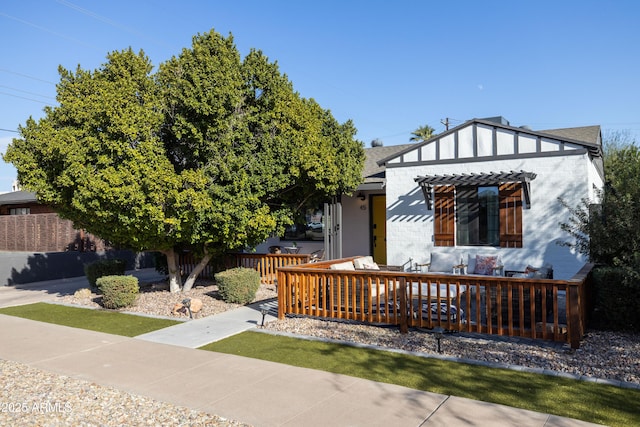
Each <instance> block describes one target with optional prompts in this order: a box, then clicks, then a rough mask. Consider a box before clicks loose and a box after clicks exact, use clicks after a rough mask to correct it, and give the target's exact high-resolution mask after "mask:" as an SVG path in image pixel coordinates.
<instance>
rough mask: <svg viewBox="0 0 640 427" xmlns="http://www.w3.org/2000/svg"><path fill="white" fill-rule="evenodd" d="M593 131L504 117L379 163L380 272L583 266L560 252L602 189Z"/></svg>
mask: <svg viewBox="0 0 640 427" xmlns="http://www.w3.org/2000/svg"><path fill="white" fill-rule="evenodd" d="M601 147H602V137H601V131H600V127H599V126H588V127H579V128H568V129H551V130H542V131H534V130H531V129H529V128H526V127H513V126H510V125H509V122H508V121H507V120H505V119H504V118H502V117H494V118H490V119H474V120H470V121H467V122H465V123H463V124H461V125H460V126H457V127H455V128H453V129H451V130H449V131H446V132H444V133H442V134H439V135H436V136H435V137H433V138H432V139H430V140H428V141H424V142H421V143H417V144H412V145H410V146H408V147H407V146H404V147H403V148H402V149H401V150H400V151H398V152H396V153H393V154H392V155H390V156H388V157H386V158H384V159H381V160H379V161H378V164H379V166H381V167H382V166H384V168H385V185H384V190H385V197H386V255H387V259H386V262H387V263H388V264H394V265H398V264H403V263H405V262H406V261H407V259H408V258H412V259H413V260H414V261H415V262H417V263H427V262H429V261H430V257H431V254H432V253H434V252H438V253H456V254H460V255H461V257H465V259H466V256H467V255H468V254H483V255H484V254H499V255H500V256H501V259H502V262H503V263H504V266H505V269H511V270H523V269H524V268H525V267H526V266H527V265H532V266H542V265H544V264H551V265H552V266H553V270H554V278H556V279H568V278H570V277H571V276H573V275H574V274H575V273H576V272H577V271H578V270H579V269H580V268H581V267H582V266H583V265H584V263H585V262H586V260H585V259H584V257H583V256H582V255H580V254H578V253H576V252H575V251H573V250H572V249H571V248H569V247H567V246H562V245H560V244H559V243H560V242H563V241H566V240H567V239H568V238H569V236H568V235H567V234H566V233H565V232H563V231H562V230H561V228H560V223H562V222H567V220H568V219H569V212H568V210H567V209H566V208H564V207H563V206H562V205H561V204H560V203H559V201H558V198H562V199H563V200H564V201H566V202H567V203H568V204H569V206H577V205H578V204H579V203H580V201H581V199H583V198H588V199H590V200H594V198H595V190H596V189H599V188H602V186H603V184H604V170H603V162H602V148H601Z"/></svg>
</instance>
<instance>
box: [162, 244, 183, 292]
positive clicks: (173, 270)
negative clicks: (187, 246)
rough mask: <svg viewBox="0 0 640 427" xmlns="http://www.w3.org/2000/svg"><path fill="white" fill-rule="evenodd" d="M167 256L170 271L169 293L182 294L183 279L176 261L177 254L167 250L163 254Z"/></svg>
mask: <svg viewBox="0 0 640 427" xmlns="http://www.w3.org/2000/svg"><path fill="white" fill-rule="evenodd" d="M163 253H164V254H165V255H166V256H167V270H168V271H169V291H171V293H176V292H180V289H181V288H182V278H181V276H180V270H179V266H178V260H177V259H176V252H175V251H174V250H173V249H167V250H166V251H164V252H163Z"/></svg>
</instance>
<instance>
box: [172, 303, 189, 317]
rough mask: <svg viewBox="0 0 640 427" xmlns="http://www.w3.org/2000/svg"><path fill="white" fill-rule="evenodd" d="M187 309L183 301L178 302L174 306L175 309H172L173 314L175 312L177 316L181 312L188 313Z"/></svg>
mask: <svg viewBox="0 0 640 427" xmlns="http://www.w3.org/2000/svg"><path fill="white" fill-rule="evenodd" d="M186 312H187V309H186V307H185V306H184V305H182V304H181V303H179V302H178V303H176V305H174V306H173V310H171V314H173V315H174V316H177V315H178V314H180V313H186Z"/></svg>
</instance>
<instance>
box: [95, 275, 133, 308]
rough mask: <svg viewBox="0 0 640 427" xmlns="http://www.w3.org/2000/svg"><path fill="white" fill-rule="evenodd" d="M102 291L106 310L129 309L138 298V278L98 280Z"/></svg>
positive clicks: (112, 277)
mask: <svg viewBox="0 0 640 427" xmlns="http://www.w3.org/2000/svg"><path fill="white" fill-rule="evenodd" d="M97 285H98V288H99V289H100V290H102V305H104V307H105V308H123V307H129V306H130V305H132V304H133V303H134V302H136V298H138V291H139V290H140V288H139V286H138V278H137V277H134V276H103V277H100V278H99V279H98V280H97Z"/></svg>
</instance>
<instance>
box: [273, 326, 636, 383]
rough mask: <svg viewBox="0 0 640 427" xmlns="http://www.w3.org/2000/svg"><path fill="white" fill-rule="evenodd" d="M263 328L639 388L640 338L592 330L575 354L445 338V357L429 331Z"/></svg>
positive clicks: (553, 346) (536, 345)
mask: <svg viewBox="0 0 640 427" xmlns="http://www.w3.org/2000/svg"><path fill="white" fill-rule="evenodd" d="M265 329H267V330H271V331H277V332H285V333H291V334H295V335H301V336H311V337H317V338H323V339H329V340H336V341H342V342H350V343H358V344H365V345H374V346H378V347H383V348H391V349H399V350H404V351H409V352H417V353H421V354H424V355H434V356H437V357H450V358H459V359H465V360H472V361H479V362H486V363H489V364H498V365H508V366H522V367H527V368H531V369H535V370H548V371H554V372H560V373H565V374H572V375H576V376H580V377H589V378H594V379H607V380H613V381H620V382H625V383H630V384H628V385H630V386H631V387H636V386H637V387H639V388H640V334H628V333H613V332H601V331H589V333H588V334H587V336H586V338H585V339H584V341H583V342H582V343H581V345H580V348H579V349H577V350H572V349H570V348H569V347H568V346H566V345H562V344H561V343H552V342H546V341H541V342H534V341H533V340H525V339H515V338H506V337H495V338H493V337H486V338H485V337H480V336H473V335H471V334H462V333H449V334H444V335H443V336H442V338H441V340H440V349H441V353H438V351H437V349H438V343H437V339H436V335H435V334H433V333H432V332H429V331H417V330H412V331H409V333H408V334H401V333H400V331H399V329H398V328H396V327H375V326H367V325H361V324H356V323H350V322H337V321H326V320H317V319H311V318H303V317H292V318H285V319H283V320H276V321H273V322H270V323H268V324H267V325H266V326H265Z"/></svg>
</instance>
